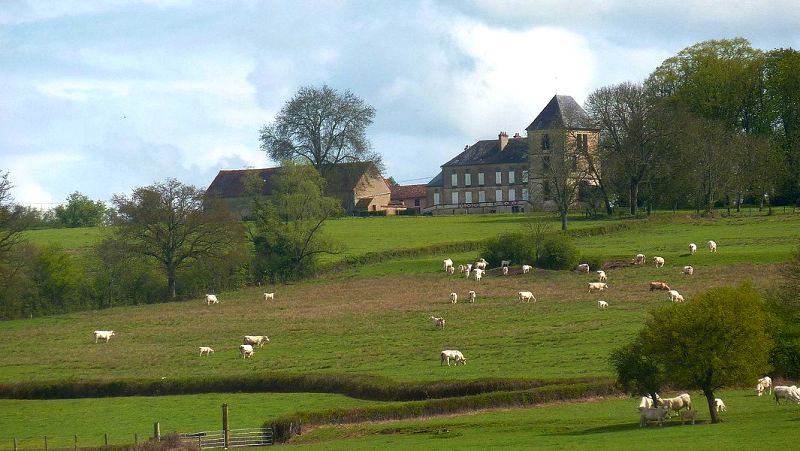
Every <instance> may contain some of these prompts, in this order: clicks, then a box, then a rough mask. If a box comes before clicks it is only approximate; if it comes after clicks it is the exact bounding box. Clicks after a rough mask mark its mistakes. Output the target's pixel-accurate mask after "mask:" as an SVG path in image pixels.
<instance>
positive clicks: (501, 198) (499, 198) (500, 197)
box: [494, 189, 503, 202]
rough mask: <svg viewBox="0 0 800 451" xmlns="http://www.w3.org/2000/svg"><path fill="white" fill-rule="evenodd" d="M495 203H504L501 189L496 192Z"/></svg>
mask: <svg viewBox="0 0 800 451" xmlns="http://www.w3.org/2000/svg"><path fill="white" fill-rule="evenodd" d="M494 201H495V202H502V201H503V190H501V189H496V190H494Z"/></svg>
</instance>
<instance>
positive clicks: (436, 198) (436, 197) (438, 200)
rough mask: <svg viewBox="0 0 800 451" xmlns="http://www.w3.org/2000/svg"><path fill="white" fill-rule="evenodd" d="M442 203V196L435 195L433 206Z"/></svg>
mask: <svg viewBox="0 0 800 451" xmlns="http://www.w3.org/2000/svg"><path fill="white" fill-rule="evenodd" d="M441 203H442V198H441V194H439V193H433V205H439V204H441Z"/></svg>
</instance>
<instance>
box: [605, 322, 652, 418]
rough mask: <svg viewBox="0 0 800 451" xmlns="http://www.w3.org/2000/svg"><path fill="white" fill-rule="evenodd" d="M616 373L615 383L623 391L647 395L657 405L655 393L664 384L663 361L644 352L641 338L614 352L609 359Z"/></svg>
mask: <svg viewBox="0 0 800 451" xmlns="http://www.w3.org/2000/svg"><path fill="white" fill-rule="evenodd" d="M609 361H610V362H611V365H612V366H613V367H614V370H615V371H616V373H617V383H619V384H620V385H621V386H622V387H623V388H624V389H625V390H628V391H633V392H636V393H642V394H647V396H650V399H652V400H653V405H654V406H656V405H658V402H657V396H656V395H657V393H658V391H659V390H660V389H661V387H662V385H663V384H664V379H665V372H664V369H663V367H662V363H663V359H661V358H660V357H659V356H656V355H651V354H647V353H646V352H644V345H643V343H642V341H641V338H637V339H636V340H634V341H633V342H631V343H629V344H627V345H625V346H623V347H621V348H619V349H617V350H614V351H613V352H612V353H611V356H610V358H609Z"/></svg>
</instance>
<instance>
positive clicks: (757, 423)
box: [290, 390, 800, 450]
mask: <svg viewBox="0 0 800 451" xmlns="http://www.w3.org/2000/svg"><path fill="white" fill-rule="evenodd" d="M676 394H677V393H676ZM691 395H692V401H693V405H694V408H695V409H697V410H698V421H697V423H696V424H695V425H691V424H686V425H683V426H682V425H681V424H680V421H679V420H678V419H677V418H673V419H671V420H669V421H668V422H667V424H666V425H665V426H663V427H658V426H657V425H656V424H652V425H648V426H647V427H645V428H640V427H639V412H638V410H637V406H638V404H639V402H638V399H632V398H626V399H607V400H594V401H590V402H578V403H561V404H551V405H545V406H537V407H531V408H521V409H510V410H501V411H487V412H478V413H475V414H470V415H458V416H449V417H437V418H430V419H421V420H413V421H393V422H380V423H373V424H357V425H348V426H331V427H320V428H317V429H314V430H312V431H309V432H305V433H303V434H302V435H300V436H297V437H295V438H293V439H292V440H291V441H290V443H291V444H294V445H296V446H294V447H293V448H299V449H306V448H308V449H326V450H328V449H330V450H353V449H389V448H394V449H500V448H511V449H613V450H619V449H631V450H633V449H651V448H652V449H657V448H664V447H666V448H669V447H679V448H685V449H715V450H716V449H718V450H725V449H753V450H756V449H757V450H762V449H763V450H779V449H794V447H796V446H797V443H798V440H800V429H798V428H797V421H798V416H799V415H800V406H798V405H796V404H782V405H780V406H776V405H775V402H774V401H773V400H771V399H769V398H768V397H766V396H764V397H761V398H759V397H757V396H755V395H754V394H753V392H752V391H751V390H746V391H745V390H726V391H720V392H719V393H718V394H717V395H718V396H719V397H721V398H722V399H723V400H724V401H725V404H726V405H727V407H728V411H727V412H723V413H722V414H721V417H722V419H723V422H722V423H718V424H710V423H708V421H709V413H708V407H707V405H706V404H705V399H704V398H702V397H701V395H700V394H699V393H691Z"/></svg>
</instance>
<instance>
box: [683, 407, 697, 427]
mask: <svg viewBox="0 0 800 451" xmlns="http://www.w3.org/2000/svg"><path fill="white" fill-rule="evenodd" d="M680 413H681V424H686V422H687V421H691V422H692V424H694V420H695V419H696V418H697V411H696V410H681V412H680Z"/></svg>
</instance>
